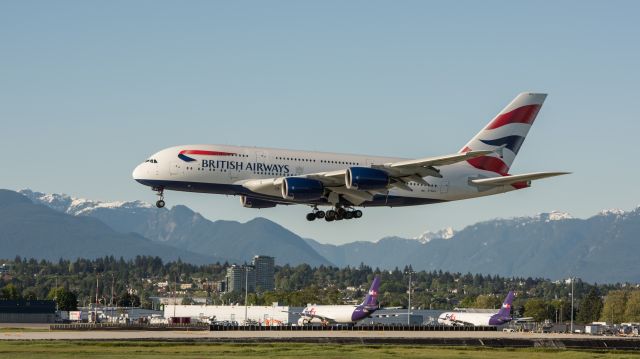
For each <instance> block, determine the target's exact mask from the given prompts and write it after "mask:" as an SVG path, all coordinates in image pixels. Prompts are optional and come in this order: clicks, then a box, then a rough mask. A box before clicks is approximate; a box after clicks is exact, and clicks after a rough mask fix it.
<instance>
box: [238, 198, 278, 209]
mask: <svg viewBox="0 0 640 359" xmlns="http://www.w3.org/2000/svg"><path fill="white" fill-rule="evenodd" d="M240 203H241V204H242V207H245V208H273V207H275V206H277V205H278V204H277V203H275V202H271V201H265V200H263V199H257V198H253V197H247V196H240Z"/></svg>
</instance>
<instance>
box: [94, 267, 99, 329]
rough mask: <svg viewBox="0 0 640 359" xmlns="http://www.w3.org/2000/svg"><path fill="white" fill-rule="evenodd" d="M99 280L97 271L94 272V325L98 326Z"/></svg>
mask: <svg viewBox="0 0 640 359" xmlns="http://www.w3.org/2000/svg"><path fill="white" fill-rule="evenodd" d="M99 279H100V277H99V275H98V273H97V271H96V307H95V308H94V309H95V310H94V316H95V317H94V318H93V319H94V323H95V324H98V280H99Z"/></svg>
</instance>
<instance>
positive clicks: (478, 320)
mask: <svg viewBox="0 0 640 359" xmlns="http://www.w3.org/2000/svg"><path fill="white" fill-rule="evenodd" d="M495 314H496V313H465V312H446V313H442V314H440V316H439V317H438V324H444V325H449V326H462V325H474V326H490V325H491V324H489V319H491V317H492V316H493V315H495Z"/></svg>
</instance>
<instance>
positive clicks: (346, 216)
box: [344, 211, 353, 219]
mask: <svg viewBox="0 0 640 359" xmlns="http://www.w3.org/2000/svg"><path fill="white" fill-rule="evenodd" d="M351 218H353V212H351V211H347V212H345V213H344V219H351Z"/></svg>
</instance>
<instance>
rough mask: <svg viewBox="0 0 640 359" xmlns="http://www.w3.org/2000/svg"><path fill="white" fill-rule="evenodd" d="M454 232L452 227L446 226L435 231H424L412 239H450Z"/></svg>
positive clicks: (426, 241) (427, 240) (421, 240)
mask: <svg viewBox="0 0 640 359" xmlns="http://www.w3.org/2000/svg"><path fill="white" fill-rule="evenodd" d="M455 234H456V231H454V230H453V228H451V227H447V228H444V229H441V230H439V231H437V232H431V231H426V232H424V233H422V234H421V235H419V236H417V237H414V238H413V239H415V240H417V241H420V242H421V243H429V242H430V241H431V240H434V239H451V238H452V237H453V236H454V235H455Z"/></svg>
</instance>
